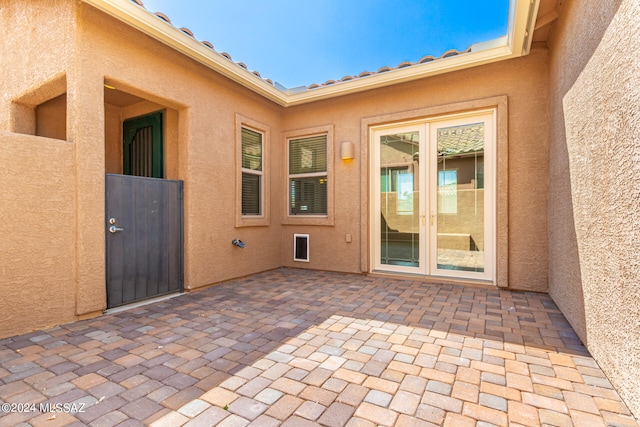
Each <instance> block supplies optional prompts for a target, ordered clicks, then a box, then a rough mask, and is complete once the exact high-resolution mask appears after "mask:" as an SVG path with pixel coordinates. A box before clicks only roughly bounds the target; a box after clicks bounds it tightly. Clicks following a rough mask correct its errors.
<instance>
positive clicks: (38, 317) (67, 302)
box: [0, 132, 76, 337]
mask: <svg viewBox="0 0 640 427" xmlns="http://www.w3.org/2000/svg"><path fill="white" fill-rule="evenodd" d="M73 152H74V147H73V144H70V143H68V142H64V141H59V140H54V139H48V138H41V137H35V136H27V135H19V134H12V133H8V132H0V183H2V185H0V200H1V201H2V202H1V203H0V218H3V222H2V239H1V243H0V293H1V297H0V337H4V336H7V335H12V334H16V333H21V332H26V331H30V330H34V329H39V328H43V327H46V326H50V325H53V324H57V323H61V322H68V321H71V320H73V319H74V318H75V317H74V315H75V300H76V284H75V261H74V260H75V242H76V234H75V222H76V213H75V196H76V194H75V190H74V188H75V186H74V180H75V178H74V162H73V160H74V158H73V157H74V156H73Z"/></svg>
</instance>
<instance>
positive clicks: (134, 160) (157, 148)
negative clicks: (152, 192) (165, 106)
mask: <svg viewBox="0 0 640 427" xmlns="http://www.w3.org/2000/svg"><path fill="white" fill-rule="evenodd" d="M122 129H123V145H124V146H123V147H122V152H123V171H124V174H125V175H134V176H144V177H148V178H163V177H164V174H163V169H164V168H163V161H162V150H163V147H162V112H157V113H153V114H149V115H146V116H142V117H136V118H133V119H128V120H125V121H124V123H123V125H122Z"/></svg>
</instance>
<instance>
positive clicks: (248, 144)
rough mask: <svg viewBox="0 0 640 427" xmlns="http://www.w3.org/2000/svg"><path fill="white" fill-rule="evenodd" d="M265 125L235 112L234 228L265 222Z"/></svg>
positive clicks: (267, 201)
mask: <svg viewBox="0 0 640 427" xmlns="http://www.w3.org/2000/svg"><path fill="white" fill-rule="evenodd" d="M269 134H270V129H269V126H267V125H265V124H264V123H260V122H258V121H256V120H252V119H250V118H248V117H244V116H241V115H240V114H236V128H235V144H236V145H235V149H236V162H235V169H236V171H235V172H236V175H235V176H236V179H235V188H236V192H235V194H236V197H235V199H236V204H235V212H236V215H235V216H236V227H263V226H268V225H269V199H270V196H269Z"/></svg>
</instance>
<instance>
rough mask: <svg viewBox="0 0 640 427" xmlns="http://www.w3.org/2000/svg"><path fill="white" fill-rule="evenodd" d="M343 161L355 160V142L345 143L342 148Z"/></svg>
mask: <svg viewBox="0 0 640 427" xmlns="http://www.w3.org/2000/svg"><path fill="white" fill-rule="evenodd" d="M340 157H342V160H353V142H343V143H342V145H341V146H340Z"/></svg>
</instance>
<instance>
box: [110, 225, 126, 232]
mask: <svg viewBox="0 0 640 427" xmlns="http://www.w3.org/2000/svg"><path fill="white" fill-rule="evenodd" d="M118 231H124V228H119V227H116V226H115V225H112V226H111V227H109V233H117V232H118Z"/></svg>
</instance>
